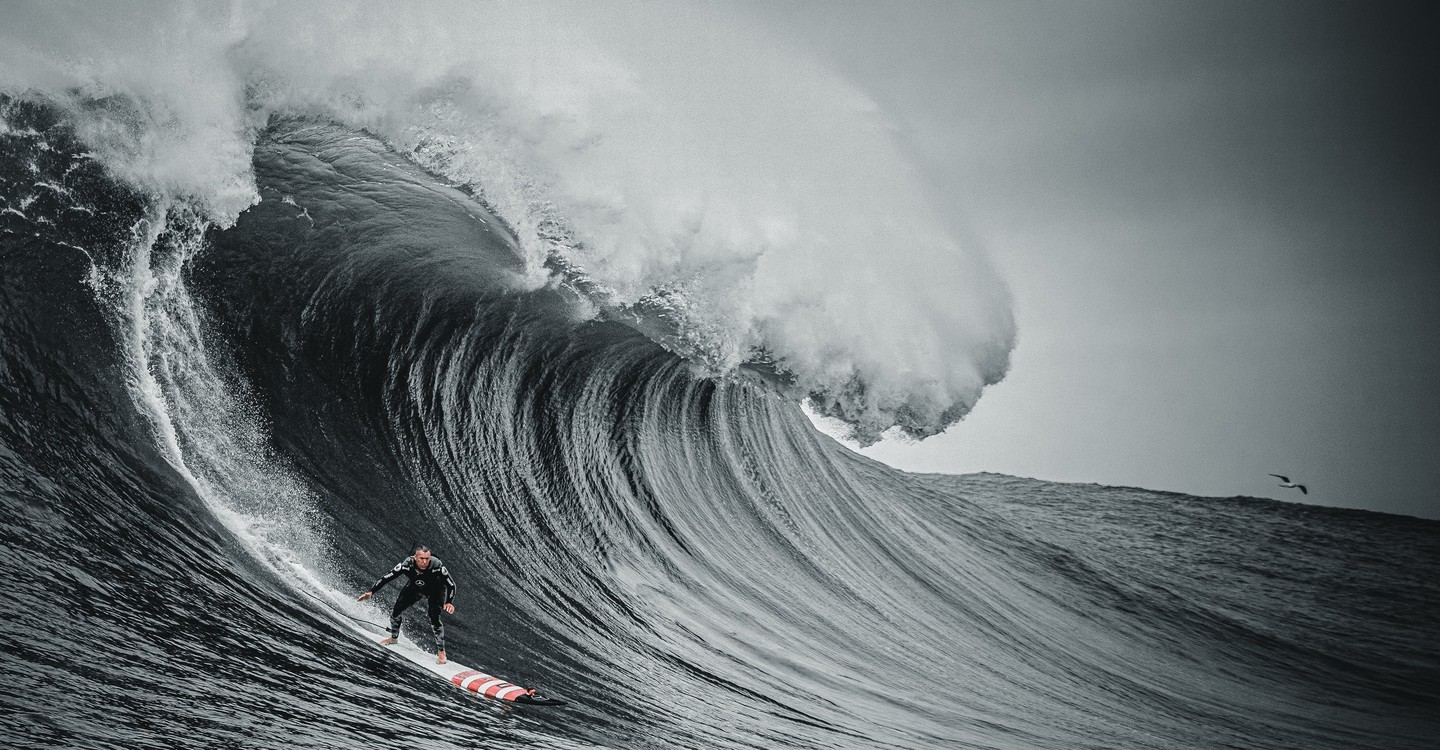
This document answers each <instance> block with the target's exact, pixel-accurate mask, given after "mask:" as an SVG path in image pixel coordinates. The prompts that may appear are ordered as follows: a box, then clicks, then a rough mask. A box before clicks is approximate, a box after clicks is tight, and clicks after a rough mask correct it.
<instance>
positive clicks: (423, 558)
mask: <svg viewBox="0 0 1440 750" xmlns="http://www.w3.org/2000/svg"><path fill="white" fill-rule="evenodd" d="M415 567H417V568H419V569H421V570H424V569H426V568H428V567H430V553H429V552H416V553H415Z"/></svg>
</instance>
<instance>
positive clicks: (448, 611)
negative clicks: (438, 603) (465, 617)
mask: <svg viewBox="0 0 1440 750" xmlns="http://www.w3.org/2000/svg"><path fill="white" fill-rule="evenodd" d="M445 614H447V615H453V614H455V605H454V604H446V605H445Z"/></svg>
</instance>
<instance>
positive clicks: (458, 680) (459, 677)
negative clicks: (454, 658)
mask: <svg viewBox="0 0 1440 750" xmlns="http://www.w3.org/2000/svg"><path fill="white" fill-rule="evenodd" d="M475 674H480V673H479V672H478V671H476V670H474V669H467V670H465V671H464V672H459V673H457V674H456V675H455V676H454V677H451V678H450V682H452V683H454V684H456V685H460V684H462V683H464V682H465V680H466V679H467V678H469V677H470V675H475Z"/></svg>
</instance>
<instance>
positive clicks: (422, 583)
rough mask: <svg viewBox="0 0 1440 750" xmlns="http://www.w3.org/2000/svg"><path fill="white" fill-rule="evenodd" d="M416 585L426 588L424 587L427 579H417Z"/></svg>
mask: <svg viewBox="0 0 1440 750" xmlns="http://www.w3.org/2000/svg"><path fill="white" fill-rule="evenodd" d="M415 585H416V586H424V585H425V579H424V578H416V579H415Z"/></svg>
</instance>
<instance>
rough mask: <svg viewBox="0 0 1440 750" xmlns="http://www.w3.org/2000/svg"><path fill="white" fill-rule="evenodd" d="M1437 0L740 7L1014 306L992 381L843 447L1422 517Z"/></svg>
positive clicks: (1433, 342) (940, 466) (1439, 369)
mask: <svg viewBox="0 0 1440 750" xmlns="http://www.w3.org/2000/svg"><path fill="white" fill-rule="evenodd" d="M1435 7H1436V6H1434V5H1419V6H1412V7H1404V6H1384V7H1382V8H1379V9H1377V8H1375V7H1373V4H1369V3H1353V4H1322V3H1313V2H1305V3H1248V2H1247V3H1216V2H1207V3H1157V2H1143V3H1141V2H1136V3H1113V2H1107V3H1096V2H1086V3H1078V2H1053V3H1014V2H1004V3H964V4H961V3H909V4H898V5H897V4H891V3H876V4H870V3H854V4H835V3H825V4H823V5H800V4H779V5H775V4H763V5H756V6H754V7H753V8H751V10H752V11H753V13H754V14H755V16H756V17H757V18H759V19H761V21H760V22H761V23H762V24H764V25H766V26H768V27H770V28H771V29H772V30H773V34H774V36H775V37H776V38H777V41H778V42H779V43H785V44H794V45H797V46H802V47H807V48H809V49H811V50H813V51H815V52H816V53H817V54H819V55H820V56H821V57H822V58H824V59H825V60H826V62H827V63H828V64H829V65H831V66H832V67H833V68H835V69H837V70H838V71H840V72H841V73H842V74H843V75H845V76H847V77H848V78H850V79H851V80H853V81H855V82H856V83H858V84H859V85H861V86H862V87H864V88H865V89H866V90H868V91H869V92H870V93H871V94H872V95H873V96H874V97H875V98H876V99H877V101H879V102H880V103H881V104H882V105H883V106H884V107H885V108H886V109H887V111H889V112H890V113H891V114H892V116H893V117H894V118H895V119H896V121H897V124H898V126H899V128H900V130H901V132H902V134H903V135H904V137H905V138H906V139H907V145H908V147H909V148H910V149H911V150H912V151H913V153H914V155H915V157H916V161H917V162H918V163H920V164H921V165H922V168H923V169H924V170H925V171H926V172H927V175H928V177H929V178H930V179H931V181H932V182H933V183H934V185H935V189H936V195H937V200H938V201H939V202H940V203H941V204H942V205H943V207H944V210H945V212H946V214H947V215H948V216H950V217H952V218H953V220H954V222H955V229H956V231H957V232H959V233H961V234H962V236H967V237H972V238H973V239H974V241H977V242H980V243H981V244H983V245H984V246H985V247H987V248H988V250H989V251H990V253H991V255H992V257H994V259H995V261H996V263H997V265H998V266H999V267H1000V269H1001V270H1002V272H1003V273H1004V274H1005V276H1006V277H1007V279H1008V281H1009V282H1010V284H1011V285H1012V287H1013V289H1014V292H1015V297H1016V304H1017V315H1018V318H1019V323H1020V345H1019V348H1018V349H1017V350H1016V353H1015V359H1014V365H1013V367H1012V369H1011V374H1010V376H1009V377H1008V378H1007V380H1006V382H1004V383H1002V384H1000V385H999V386H996V387H994V388H992V389H991V390H990V391H989V392H988V393H987V394H986V396H985V397H984V398H982V399H981V402H980V404H979V406H978V407H977V408H976V410H975V412H973V413H972V415H971V416H970V417H969V418H968V419H967V420H966V421H965V422H963V423H961V424H960V425H957V426H955V427H953V428H952V429H951V430H950V431H949V432H948V433H947V434H946V435H943V436H940V437H939V438H935V439H932V440H930V441H926V442H924V443H921V444H918V445H901V444H896V443H893V442H891V443H886V444H881V445H879V446H876V447H874V448H871V449H867V450H866V451H865V452H866V453H867V454H868V455H871V456H874V457H877V458H881V459H883V460H885V461H887V462H889V463H892V464H894V465H897V466H900V467H903V468H907V469H911V470H918V471H947V472H964V471H979V470H990V471H1000V472H1005V473H1013V474H1021V475H1027V476H1037V477H1041V478H1046V479H1056V480H1065V481H1094V482H1101V483H1105V484H1122V485H1139V486H1145V487H1151V488H1156V489H1167V490H1176V491H1183V492H1190V493H1195V494H1206V495H1233V494H1248V495H1257V496H1269V497H1277V498H1282V499H1290V500H1301V499H1304V500H1306V501H1309V502H1315V503H1321V504H1327V505H1339V506H1348V507H1363V508H1373V509H1377V510H1386V511H1391V512H1400V513H1409V514H1414V515H1423V516H1429V517H1440V498H1437V492H1436V490H1435V487H1436V486H1437V484H1440V460H1437V459H1440V388H1437V386H1436V384H1435V381H1436V377H1437V375H1440V346H1437V344H1440V254H1437V250H1440V178H1437V175H1440V171H1437V167H1440V150H1437V146H1436V141H1435V135H1434V133H1435V131H1436V127H1435V119H1434V117H1435V115H1436V114H1437V108H1436V99H1437V85H1440V84H1437V80H1440V79H1437V64H1436V61H1437V57H1436V53H1435V51H1434V50H1435V48H1436V46H1437V42H1440V33H1437V32H1440V22H1437V11H1436V10H1435ZM1267 472H1279V473H1287V474H1290V475H1291V476H1292V477H1294V478H1297V479H1299V480H1300V481H1302V482H1307V483H1308V484H1309V485H1310V488H1311V494H1310V495H1309V496H1308V497H1305V498H1301V497H1300V496H1299V495H1297V494H1293V491H1287V490H1279V489H1277V488H1274V487H1273V485H1272V483H1271V480H1270V478H1269V477H1267V476H1266V473H1267Z"/></svg>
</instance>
